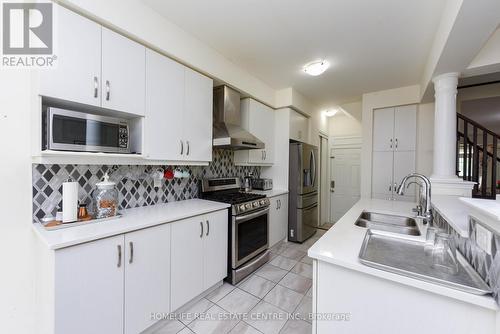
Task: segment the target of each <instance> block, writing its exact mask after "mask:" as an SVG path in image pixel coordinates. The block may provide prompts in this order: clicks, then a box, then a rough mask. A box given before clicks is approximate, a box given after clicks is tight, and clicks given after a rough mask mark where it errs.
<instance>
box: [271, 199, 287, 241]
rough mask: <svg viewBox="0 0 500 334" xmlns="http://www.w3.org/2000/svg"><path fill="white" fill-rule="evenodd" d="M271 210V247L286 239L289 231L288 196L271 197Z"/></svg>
mask: <svg viewBox="0 0 500 334" xmlns="http://www.w3.org/2000/svg"><path fill="white" fill-rule="evenodd" d="M270 201H271V206H270V208H269V209H270V210H269V247H272V246H274V245H276V244H277V243H278V242H280V241H281V240H283V239H285V238H286V236H287V231H288V195H281V196H276V197H271V198H270Z"/></svg>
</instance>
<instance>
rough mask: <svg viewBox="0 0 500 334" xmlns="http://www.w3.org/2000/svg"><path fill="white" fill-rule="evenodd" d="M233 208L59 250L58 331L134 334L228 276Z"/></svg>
mask: <svg viewBox="0 0 500 334" xmlns="http://www.w3.org/2000/svg"><path fill="white" fill-rule="evenodd" d="M227 215H228V213H227V210H221V211H216V212H213V213H210V214H206V215H200V216H196V217H193V218H189V219H185V220H181V221H178V222H175V223H171V224H163V225H158V226H154V227H150V228H146V229H142V230H138V231H134V232H129V233H126V234H121V235H118V236H114V237H110V238H105V239H101V240H97V241H92V242H88V243H84V244H80V245H76V246H71V247H68V248H63V249H59V250H56V251H55V253H54V290H55V296H54V305H55V307H54V312H55V317H54V333H56V334H67V333H71V334H88V333H106V334H124V333H125V334H136V333H140V332H142V331H143V330H145V329H146V328H148V327H150V326H151V325H153V324H154V322H155V321H156V319H154V318H153V317H152V314H154V313H161V314H163V313H165V314H166V313H170V312H171V311H173V310H175V309H177V308H178V307H179V306H182V305H183V304H185V303H187V302H189V301H190V300H191V299H193V298H194V297H196V296H197V295H199V294H201V293H202V292H203V291H205V290H207V289H208V288H209V287H211V286H213V285H215V284H216V283H217V282H220V281H221V280H222V279H224V278H225V277H226V275H227V241H228V240H227V229H228V220H227V219H228V216H227Z"/></svg>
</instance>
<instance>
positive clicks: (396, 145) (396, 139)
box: [396, 138, 398, 149]
mask: <svg viewBox="0 0 500 334" xmlns="http://www.w3.org/2000/svg"><path fill="white" fill-rule="evenodd" d="M397 148H398V139H397V138H396V149H397Z"/></svg>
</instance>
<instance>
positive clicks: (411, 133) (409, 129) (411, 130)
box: [394, 105, 417, 151]
mask: <svg viewBox="0 0 500 334" xmlns="http://www.w3.org/2000/svg"><path fill="white" fill-rule="evenodd" d="M416 134H417V106H416V105H408V106H401V107H396V108H395V112H394V150H395V151H415V148H416V140H417V135H416Z"/></svg>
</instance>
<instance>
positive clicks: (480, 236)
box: [476, 224, 493, 255]
mask: <svg viewBox="0 0 500 334" xmlns="http://www.w3.org/2000/svg"><path fill="white" fill-rule="evenodd" d="M492 239H493V233H491V231H489V230H488V229H486V228H484V227H482V226H481V225H479V224H476V243H477V245H478V246H479V248H481V249H482V250H483V251H485V252H486V253H488V254H489V255H491V243H492Z"/></svg>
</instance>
